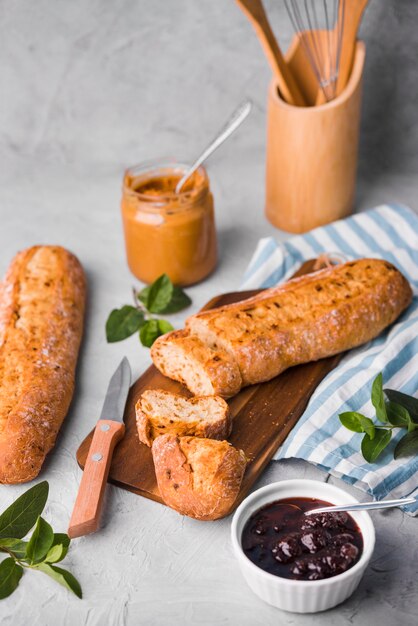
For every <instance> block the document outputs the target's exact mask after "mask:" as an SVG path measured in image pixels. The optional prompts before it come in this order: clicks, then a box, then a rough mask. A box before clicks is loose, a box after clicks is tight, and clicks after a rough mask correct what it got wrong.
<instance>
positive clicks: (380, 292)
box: [151, 259, 412, 397]
mask: <svg viewBox="0 0 418 626" xmlns="http://www.w3.org/2000/svg"><path fill="white" fill-rule="evenodd" d="M411 299H412V291H411V287H410V285H409V283H408V281H407V280H406V279H405V277H404V276H403V275H402V274H401V273H400V272H399V271H398V270H397V269H396V268H395V267H394V266H393V265H391V264H390V263H388V262H387V261H381V260H377V259H360V260H357V261H351V262H349V263H345V264H343V265H338V266H334V267H332V268H329V269H325V270H321V271H318V272H314V273H312V274H307V275H305V276H301V277H299V278H295V279H293V280H290V281H288V282H287V283H284V284H282V285H280V286H278V287H274V288H272V289H266V290H265V291H263V292H262V293H261V294H259V295H257V296H254V297H252V298H249V299H247V300H243V301H241V302H237V303H235V304H230V305H227V306H223V307H219V308H217V309H212V310H209V311H204V312H202V313H199V314H197V315H194V316H192V317H190V318H189V319H188V320H187V321H186V329H185V331H183V335H182V337H181V340H179V338H178V337H179V336H178V335H177V337H176V336H173V334H172V333H169V334H167V335H163V336H162V337H160V338H159V339H158V340H157V341H156V342H155V343H154V345H153V348H152V351H151V355H152V358H153V361H154V364H155V365H156V366H157V367H158V368H159V369H160V371H161V372H162V373H163V374H165V375H167V376H169V377H170V378H173V379H175V380H178V381H180V382H183V383H184V384H186V386H187V387H188V388H189V389H190V391H192V393H196V389H198V388H200V387H202V386H206V387H207V386H208V383H207V379H209V380H210V381H211V384H212V387H213V388H216V389H217V393H218V394H219V395H222V396H224V397H228V396H231V395H234V394H235V393H237V390H236V384H235V385H230V384H229V383H228V382H225V380H224V379H223V378H221V376H218V375H217V368H216V364H215V363H213V362H212V363H211V368H210V369H209V367H208V366H207V360H203V359H200V361H199V366H200V369H199V368H194V369H193V370H192V367H191V363H190V360H189V358H188V353H189V348H188V344H189V343H190V341H191V338H197V340H198V341H199V342H200V344H202V345H205V346H206V349H207V350H212V351H216V353H217V354H219V355H221V357H222V363H228V362H229V364H230V367H231V368H238V370H239V373H240V376H241V385H240V386H245V385H251V384H255V383H260V382H263V381H266V380H270V379H271V378H274V377H275V376H277V375H278V374H280V373H281V372H283V371H284V370H285V369H287V368H288V367H292V366H294V365H298V364H300V363H306V362H309V361H316V360H318V359H321V358H324V357H327V356H331V355H334V354H337V353H339V352H344V351H346V350H349V349H351V348H354V347H356V346H359V345H361V344H362V343H365V342H367V341H370V340H371V339H374V338H375V337H376V336H377V335H379V334H380V333H381V332H382V330H384V329H385V328H386V327H387V326H389V325H390V324H392V323H393V322H394V321H395V320H396V319H397V317H398V316H399V315H400V314H401V313H402V311H404V310H405V309H406V307H407V306H408V305H409V304H410V302H411ZM193 340H194V339H193ZM179 342H181V344H182V345H181V348H179V346H178V344H179ZM173 352H175V356H176V358H175V359H173V358H172V354H173ZM195 358H197V359H198V360H199V355H196V356H195ZM202 369H203V370H204V375H201V374H200V371H201V370H202Z"/></svg>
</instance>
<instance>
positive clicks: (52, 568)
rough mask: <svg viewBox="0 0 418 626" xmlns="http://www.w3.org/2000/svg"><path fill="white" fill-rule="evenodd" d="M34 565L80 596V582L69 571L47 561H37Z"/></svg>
mask: <svg viewBox="0 0 418 626" xmlns="http://www.w3.org/2000/svg"><path fill="white" fill-rule="evenodd" d="M35 567H36V569H39V570H40V571H41V572H44V574H47V575H48V576H50V577H51V578H53V579H54V580H56V581H57V582H58V583H59V584H60V585H63V586H64V587H67V589H69V590H70V591H72V592H73V593H75V595H76V596H78V597H79V598H81V597H82V592H81V587H80V583H79V582H78V580H77V579H76V578H75V577H74V576H73V575H72V574H71V572H68V571H67V570H65V569H62V568H61V567H57V566H56V565H50V564H49V563H38V565H36V566H35Z"/></svg>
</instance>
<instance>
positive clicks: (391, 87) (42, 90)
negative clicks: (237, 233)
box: [0, 0, 418, 187]
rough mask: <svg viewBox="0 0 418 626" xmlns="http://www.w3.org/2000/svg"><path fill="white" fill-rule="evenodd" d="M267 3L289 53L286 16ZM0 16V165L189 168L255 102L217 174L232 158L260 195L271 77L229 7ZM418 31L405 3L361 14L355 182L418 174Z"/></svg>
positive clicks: (77, 1) (218, 1)
mask: <svg viewBox="0 0 418 626" xmlns="http://www.w3.org/2000/svg"><path fill="white" fill-rule="evenodd" d="M266 4H267V7H268V9H269V13H270V15H271V18H272V22H273V24H274V27H275V29H276V32H277V33H279V35H280V38H281V41H282V42H283V44H284V45H286V44H287V43H288V42H289V39H290V35H291V32H292V29H291V26H290V23H289V20H288V17H287V15H286V14H285V11H284V8H283V3H282V2H281V0H269V1H268V2H267V3H266ZM0 9H1V19H0V42H1V43H0V46H1V48H0V86H1V93H2V98H1V101H2V104H1V115H0V132H1V147H0V149H1V156H2V157H3V159H6V160H8V159H14V158H16V157H18V158H20V157H24V158H34V159H36V160H37V161H46V162H53V163H62V164H68V165H77V164H78V165H80V166H81V165H82V164H83V163H85V162H91V163H99V164H103V163H107V164H109V165H114V166H115V167H121V166H123V165H125V164H127V163H131V162H136V161H139V160H141V159H143V158H149V157H150V156H153V155H154V156H158V155H161V154H165V153H170V154H172V153H175V154H182V155H185V156H186V158H190V157H191V156H192V155H193V154H195V152H196V150H197V149H198V148H199V147H200V146H201V145H202V143H203V142H205V140H206V139H207V137H208V136H209V135H210V134H211V132H213V131H214V130H216V128H217V126H218V125H219V124H220V123H221V121H222V120H223V118H224V117H225V116H226V115H228V113H229V111H230V110H231V108H233V107H234V105H235V103H236V102H238V101H239V100H241V99H242V97H243V96H244V95H250V96H251V97H252V98H253V99H254V101H255V102H256V105H257V114H256V115H254V116H253V118H252V120H251V121H250V122H249V125H248V126H249V128H247V132H245V133H244V132H243V133H242V134H241V135H240V137H239V138H238V137H237V139H236V143H234V145H233V146H232V144H230V145H229V147H225V150H224V151H223V152H222V153H220V154H219V157H218V158H217V160H216V163H214V162H213V163H214V164H213V167H214V168H216V169H218V168H222V166H223V165H224V164H225V163H227V162H228V161H229V160H231V159H234V158H237V156H238V155H240V158H241V157H242V158H243V159H244V163H243V164H242V171H241V173H242V178H243V179H245V180H248V179H251V180H252V181H253V182H254V183H256V185H257V186H258V187H261V183H262V176H261V173H262V168H261V167H260V169H258V168H255V169H254V160H253V159H250V158H249V156H251V155H254V153H255V154H256V155H257V161H258V162H260V163H261V162H262V160H263V154H264V152H263V147H264V110H265V92H266V85H267V82H268V79H269V69H268V67H267V63H266V61H265V59H264V56H263V54H262V52H261V49H260V47H259V45H258V42H257V41H256V38H255V36H254V34H253V32H252V31H251V29H250V26H249V24H248V23H247V21H246V20H245V18H244V16H243V15H242V14H241V12H240V11H239V9H238V8H237V6H236V5H235V3H234V2H233V0H206V1H199V2H193V0H178V1H176V2H174V1H170V0H148V1H147V0H116V1H114V2H109V1H106V0H74V1H73V2H66V1H65V0H38V1H37V2H30V1H29V0H14V2H9V1H7V0H2V2H1V3H0ZM417 22H418V4H417V3H416V2H415V1H414V0H371V3H370V6H369V7H368V9H367V11H366V14H365V18H364V22H363V25H362V28H361V36H362V37H363V38H364V39H365V40H366V42H367V65H366V72H365V89H364V107H363V123H362V137H361V166H360V175H361V177H364V178H370V177H373V178H375V177H378V176H381V175H386V174H387V172H390V173H397V172H398V173H401V174H403V175H409V174H410V175H412V174H414V173H415V172H416V170H417V166H418V149H417V144H418V141H417V140H418V113H417V108H416V104H417V96H418V71H417V60H418V29H417V28H416V24H417ZM247 157H248V158H247ZM229 182H230V184H232V181H229ZM225 184H228V183H227V182H225Z"/></svg>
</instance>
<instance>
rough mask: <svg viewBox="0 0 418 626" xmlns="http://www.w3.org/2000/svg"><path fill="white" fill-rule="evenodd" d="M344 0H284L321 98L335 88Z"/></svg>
mask: <svg viewBox="0 0 418 626" xmlns="http://www.w3.org/2000/svg"><path fill="white" fill-rule="evenodd" d="M345 2H346V0H284V4H285V7H286V10H287V13H288V14H289V18H290V21H291V22H292V25H293V28H294V29H295V32H296V33H297V34H298V35H299V37H300V39H301V43H302V46H303V50H304V52H305V54H306V56H307V58H308V61H309V64H310V66H311V68H312V70H313V72H314V74H315V77H316V80H317V81H318V85H319V87H320V89H321V91H322V94H323V97H324V98H325V100H326V101H327V102H328V101H329V100H333V98H335V96H336V91H337V80H338V74H339V69H340V58H341V43H342V39H343V32H344V14H345Z"/></svg>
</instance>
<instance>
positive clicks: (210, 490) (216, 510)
mask: <svg viewBox="0 0 418 626" xmlns="http://www.w3.org/2000/svg"><path fill="white" fill-rule="evenodd" d="M152 456H153V459H154V465H155V474H156V476H157V482H158V488H159V490H160V494H161V496H162V498H163V500H164V502H165V503H166V504H167V505H168V506H170V507H171V508H172V509H175V510H176V511H178V512H179V513H181V514H182V515H188V516H189V517H194V518H195V519H199V520H214V519H218V518H220V517H224V516H225V515H227V514H228V513H230V511H231V507H232V505H233V503H234V502H235V500H236V498H237V495H238V492H239V489H240V486H241V482H242V478H243V476H244V472H245V466H246V464H247V461H246V458H245V455H244V452H243V451H242V450H237V449H236V448H234V447H233V446H231V444H229V443H228V442H227V441H216V440H214V439H201V438H199V437H177V436H176V435H162V436H161V437H157V439H155V440H154V443H153V444H152Z"/></svg>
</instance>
